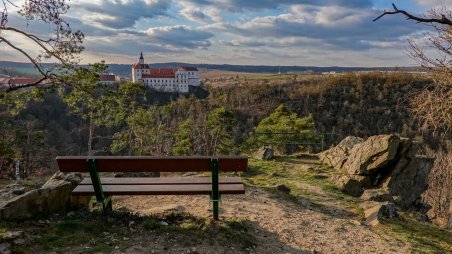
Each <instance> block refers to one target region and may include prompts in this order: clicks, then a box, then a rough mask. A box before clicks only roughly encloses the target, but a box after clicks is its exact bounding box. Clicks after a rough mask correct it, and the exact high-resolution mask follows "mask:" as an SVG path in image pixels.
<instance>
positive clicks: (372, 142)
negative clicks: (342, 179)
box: [341, 135, 400, 175]
mask: <svg viewBox="0 0 452 254" xmlns="http://www.w3.org/2000/svg"><path fill="white" fill-rule="evenodd" d="M399 143H400V138H399V137H398V136H396V135H379V136H372V137H370V138H368V139H367V140H366V141H364V142H361V143H358V144H356V145H355V146H353V148H352V149H351V150H350V155H349V156H348V158H347V160H346V161H345V163H344V164H343V166H342V167H341V169H342V170H344V171H345V172H346V173H348V174H350V175H368V174H374V173H376V172H377V171H378V170H379V169H381V168H383V167H384V166H386V165H387V164H388V163H389V162H391V161H392V160H393V159H394V158H395V156H396V154H397V148H398V147H399Z"/></svg>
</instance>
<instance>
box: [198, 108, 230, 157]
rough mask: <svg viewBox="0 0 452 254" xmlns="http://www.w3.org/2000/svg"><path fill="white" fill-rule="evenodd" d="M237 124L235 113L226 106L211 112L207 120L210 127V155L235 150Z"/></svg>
mask: <svg viewBox="0 0 452 254" xmlns="http://www.w3.org/2000/svg"><path fill="white" fill-rule="evenodd" d="M236 124H237V121H236V119H235V116H234V113H232V111H230V110H228V109H226V108H224V107H220V108H216V109H214V110H212V111H211V112H210V114H209V115H208V116H207V121H206V127H207V129H208V139H207V140H206V141H207V144H206V147H207V150H206V151H207V153H208V154H209V155H216V154H231V153H233V152H234V142H233V132H234V130H235V126H236Z"/></svg>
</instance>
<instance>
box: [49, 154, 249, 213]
mask: <svg viewBox="0 0 452 254" xmlns="http://www.w3.org/2000/svg"><path fill="white" fill-rule="evenodd" d="M56 161H57V164H58V167H59V169H60V171H61V172H65V173H67V172H82V173H83V172H88V173H89V174H90V177H89V178H85V179H83V180H82V182H80V184H79V185H78V186H77V187H76V188H75V189H74V190H73V191H72V194H73V195H95V196H96V201H97V202H98V203H99V204H101V205H102V208H103V209H104V211H105V210H111V209H112V204H111V198H110V197H111V196H113V195H210V198H211V201H212V204H213V218H214V219H215V220H218V213H219V209H218V205H219V201H220V200H221V195H226V194H245V188H244V185H243V181H242V179H241V178H240V177H219V172H245V171H246V170H247V168H248V159H247V158H246V157H241V156H219V157H208V156H196V157H195V156H174V157H151V156H90V157H88V156H59V157H57V158H56ZM100 172H211V177H168V178H152V177H121V178H113V177H111V178H107V177H105V178H100V177H99V173H100Z"/></svg>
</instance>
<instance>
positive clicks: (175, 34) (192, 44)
mask: <svg viewBox="0 0 452 254" xmlns="http://www.w3.org/2000/svg"><path fill="white" fill-rule="evenodd" d="M145 33H146V34H147V36H148V39H149V40H150V41H151V42H155V43H158V44H161V45H171V46H175V47H184V48H207V47H209V46H210V45H211V43H210V41H209V39H210V38H212V37H213V36H214V34H213V33H211V32H208V31H201V30H198V29H193V28H191V27H188V26H183V25H178V26H164V27H156V28H150V29H148V30H147V31H146V32H145Z"/></svg>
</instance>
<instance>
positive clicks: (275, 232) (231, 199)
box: [114, 186, 410, 253]
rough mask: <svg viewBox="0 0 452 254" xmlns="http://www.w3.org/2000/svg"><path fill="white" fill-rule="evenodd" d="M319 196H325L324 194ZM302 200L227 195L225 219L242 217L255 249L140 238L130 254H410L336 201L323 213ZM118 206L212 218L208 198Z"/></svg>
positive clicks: (131, 200) (136, 200) (127, 201)
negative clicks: (239, 253)
mask: <svg viewBox="0 0 452 254" xmlns="http://www.w3.org/2000/svg"><path fill="white" fill-rule="evenodd" d="M305 187H306V188H315V186H305ZM319 195H322V193H321V191H319ZM299 201H300V202H292V201H288V200H286V199H284V198H281V197H275V196H274V195H271V194H269V193H267V192H265V191H263V190H260V189H256V188H248V189H247V193H246V194H245V195H235V196H224V197H223V200H222V204H221V210H220V217H221V218H220V219H223V220H225V219H226V220H228V219H234V218H238V219H242V220H246V221H247V223H248V224H250V225H252V228H253V232H251V234H253V235H254V237H255V238H256V240H257V246H256V248H254V249H247V250H243V249H240V248H238V247H234V246H219V245H217V246H212V245H211V241H210V239H201V241H199V242H198V243H196V244H195V245H190V247H189V248H187V247H186V246H181V245H180V244H178V243H177V241H173V242H171V239H169V238H168V237H169V236H165V235H162V236H156V235H150V236H142V238H141V239H137V240H136V241H137V244H136V245H135V246H134V247H132V248H129V249H127V250H125V252H126V253H238V252H242V253H410V251H409V249H410V246H409V245H408V244H407V243H406V242H401V241H397V240H394V239H391V238H389V237H387V236H386V237H385V236H384V235H382V234H378V233H377V232H378V231H376V230H374V229H371V228H369V227H367V226H364V225H362V224H361V223H360V222H359V220H360V219H359V217H358V216H357V215H356V214H354V213H351V212H349V211H347V210H346V209H343V208H342V207H341V204H340V203H338V201H337V200H334V199H328V198H325V199H323V201H322V206H323V209H320V208H317V207H314V206H313V205H312V204H311V203H310V202H309V201H307V200H303V199H300V200H299ZM114 203H115V208H116V209H127V210H131V211H136V212H138V213H140V214H143V215H150V214H158V213H164V212H167V211H169V210H177V211H182V212H187V213H190V214H192V215H194V216H199V217H205V218H209V217H210V216H211V209H210V203H209V199H208V197H204V196H199V197H198V196H133V197H118V198H117V199H116V200H115V202H114ZM325 208H326V209H325ZM322 211H323V212H322ZM325 211H327V212H325ZM123 251H124V250H122V252H123Z"/></svg>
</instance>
